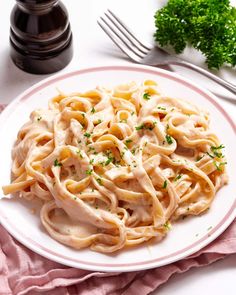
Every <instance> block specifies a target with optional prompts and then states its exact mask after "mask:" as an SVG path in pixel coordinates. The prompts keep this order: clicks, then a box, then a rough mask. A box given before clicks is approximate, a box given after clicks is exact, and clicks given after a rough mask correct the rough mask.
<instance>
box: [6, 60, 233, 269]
mask: <svg viewBox="0 0 236 295" xmlns="http://www.w3.org/2000/svg"><path fill="white" fill-rule="evenodd" d="M144 79H153V80H155V81H157V82H158V84H159V85H160V86H161V88H162V89H163V91H164V92H165V93H166V95H168V96H172V97H176V98H183V99H185V100H187V101H191V102H193V103H194V104H196V105H199V106H200V107H202V108H205V109H207V110H208V111H209V113H210V115H211V128H212V130H213V131H214V132H215V133H217V135H218V136H219V138H220V140H221V142H222V143H223V144H224V145H225V146H226V151H225V152H226V157H227V162H228V164H227V171H228V174H229V180H230V181H229V184H228V185H227V186H224V187H223V188H222V189H221V190H220V191H219V192H218V193H217V196H216V198H215V200H214V202H213V204H212V207H211V209H210V210H209V211H208V213H206V214H204V215H201V216H198V217H193V218H186V219H185V220H181V221H179V222H177V223H175V224H174V225H173V228H172V230H171V231H170V232H169V234H168V235H167V237H166V238H165V239H164V240H163V241H162V242H160V243H156V244H155V243H146V244H143V245H140V246H139V247H136V248H131V249H124V250H122V251H120V252H119V253H116V254H113V255H105V254H101V253H97V252H93V251H91V250H89V249H85V250H80V251H77V250H73V249H71V248H69V247H66V246H64V245H62V244H59V243H58V242H57V241H55V240H53V239H52V238H51V237H50V236H49V235H48V234H47V232H46V231H45V230H44V229H43V227H42V225H41V223H40V219H39V210H38V209H37V204H36V203H35V204H34V203H33V204H32V203H31V202H26V201H24V200H19V199H6V198H5V199H2V200H0V221H1V223H2V225H3V226H4V227H5V228H6V229H7V230H8V232H9V233H10V234H11V235H12V236H14V237H15V238H16V239H17V240H18V241H20V242H21V243H22V244H24V245H25V246H26V247H28V248H30V249H31V250H33V251H35V252H36V253H38V254H40V255H42V256H44V257H47V258H48V259H51V260H54V261H57V262H59V263H62V264H65V265H68V266H72V267H77V268H82V269H88V270H98V271H108V272H110V271H115V272H116V271H118V272H124V271H135V270H142V269H149V268H154V267H158V266H162V265H166V264H169V263H171V262H174V261H177V260H180V259H182V258H184V257H186V256H189V255H191V254H193V253H195V252H196V251H198V250H200V249H201V248H203V247H204V246H206V245H207V244H209V243H210V242H212V241H213V240H214V239H216V238H217V237H218V236H219V235H220V234H221V233H222V232H223V231H224V230H225V229H226V228H227V227H228V226H229V224H230V223H231V222H232V221H233V219H234V218H235V216H236V193H235V192H236V182H235V181H234V177H235V175H236V165H235V163H236V153H235V151H236V141H235V133H236V127H235V125H234V123H233V122H232V120H231V119H230V117H229V116H228V114H227V113H226V112H225V111H224V109H223V108H222V107H221V106H220V105H219V103H218V102H217V99H216V98H215V97H214V95H212V94H211V93H210V92H208V91H206V90H204V89H202V88H200V87H198V86H197V85H196V84H194V83H192V82H191V81H190V80H187V79H185V78H182V77H180V76H178V75H177V74H174V73H170V72H167V71H164V70H161V69H158V68H152V67H147V66H136V65H135V66H106V67H97V68H88V69H82V70H78V71H75V72H71V73H66V74H59V75H55V76H52V77H50V78H48V79H46V80H43V81H42V82H40V83H38V84H36V85H34V86H33V87H31V88H29V89H28V90H26V91H25V92H24V93H22V94H21V95H19V96H18V97H17V98H16V99H15V100H14V101H13V102H12V103H11V104H10V105H9V106H8V107H7V108H6V109H5V110H4V111H3V113H2V114H1V116H0V141H1V153H0V162H1V169H0V186H2V185H4V184H8V183H9V182H10V168H11V148H12V145H13V143H14V140H15V138H16V135H17V132H18V130H19V128H20V127H21V126H22V125H23V124H24V123H25V122H26V121H27V120H28V117H29V114H30V112H31V111H32V110H33V109H35V108H40V107H46V106H47V103H48V100H49V99H50V98H51V97H53V96H55V95H57V93H58V89H59V90H61V91H63V92H65V93H70V92H76V91H79V92H82V91H86V90H89V89H93V88H95V87H96V86H97V85H103V86H115V85H117V84H120V83H126V82H129V81H137V82H141V81H143V80H144ZM1 197H3V193H2V192H1ZM32 209H36V213H35V214H32Z"/></svg>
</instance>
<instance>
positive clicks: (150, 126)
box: [135, 121, 157, 131]
mask: <svg viewBox="0 0 236 295" xmlns="http://www.w3.org/2000/svg"><path fill="white" fill-rule="evenodd" d="M152 124H153V125H149V124H146V125H145V124H141V125H139V126H136V127H135V129H136V130H137V131H139V130H142V129H146V130H153V128H154V127H155V125H156V124H157V122H155V121H153V122H152Z"/></svg>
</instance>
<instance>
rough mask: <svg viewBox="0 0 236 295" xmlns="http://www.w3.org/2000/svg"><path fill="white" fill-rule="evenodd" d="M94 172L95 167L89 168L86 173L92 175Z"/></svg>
mask: <svg viewBox="0 0 236 295" xmlns="http://www.w3.org/2000/svg"><path fill="white" fill-rule="evenodd" d="M92 172H93V169H88V170H86V171H85V173H86V174H87V175H91V174H92Z"/></svg>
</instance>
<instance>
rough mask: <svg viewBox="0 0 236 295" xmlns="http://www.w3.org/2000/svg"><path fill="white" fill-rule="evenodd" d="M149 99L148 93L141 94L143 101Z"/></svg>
mask: <svg viewBox="0 0 236 295" xmlns="http://www.w3.org/2000/svg"><path fill="white" fill-rule="evenodd" d="M150 98H151V96H150V94H149V93H147V92H145V93H144V94H143V99H145V100H149V99H150Z"/></svg>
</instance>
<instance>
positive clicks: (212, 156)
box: [206, 152, 215, 159]
mask: <svg viewBox="0 0 236 295" xmlns="http://www.w3.org/2000/svg"><path fill="white" fill-rule="evenodd" d="M206 154H207V155H208V156H209V157H210V158H212V159H214V158H215V156H214V155H211V154H210V153H208V152H206Z"/></svg>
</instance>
